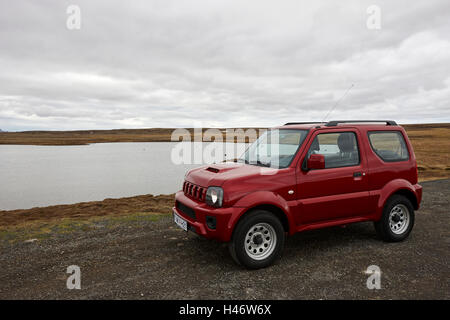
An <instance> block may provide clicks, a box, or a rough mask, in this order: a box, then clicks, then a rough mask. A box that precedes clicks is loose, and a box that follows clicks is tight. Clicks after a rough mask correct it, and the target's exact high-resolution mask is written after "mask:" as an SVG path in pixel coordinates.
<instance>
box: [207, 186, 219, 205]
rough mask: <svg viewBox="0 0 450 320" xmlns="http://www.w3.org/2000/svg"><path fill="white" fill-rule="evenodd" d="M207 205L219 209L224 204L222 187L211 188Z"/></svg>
mask: <svg viewBox="0 0 450 320" xmlns="http://www.w3.org/2000/svg"><path fill="white" fill-rule="evenodd" d="M205 200H206V204H208V205H210V206H212V207H216V208H219V207H221V206H222V203H223V189H222V188H221V187H209V188H208V190H207V191H206V198H205Z"/></svg>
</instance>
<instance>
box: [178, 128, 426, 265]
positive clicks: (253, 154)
mask: <svg viewBox="0 0 450 320" xmlns="http://www.w3.org/2000/svg"><path fill="white" fill-rule="evenodd" d="M421 199H422V187H421V186H420V185H419V184H418V183H417V163H416V159H415V156H414V151H413V148H412V146H411V143H410V142H409V140H408V136H407V135H406V132H405V130H404V129H403V128H402V127H400V126H398V125H397V124H396V123H395V122H394V121H373V120H371V121H368V120H364V121H361V120H358V121H330V122H328V123H287V124H285V125H284V126H281V127H278V128H273V129H270V130H267V131H266V132H265V133H264V134H262V135H261V136H260V137H259V138H258V140H256V141H255V142H254V143H253V144H251V145H250V147H249V148H248V149H247V150H246V151H245V153H244V154H243V155H242V157H241V158H240V159H237V160H235V161H234V162H230V163H221V164H214V165H207V166H203V167H200V168H196V169H193V170H191V171H189V172H188V173H187V175H186V178H185V182H184V184H183V190H181V191H179V192H177V193H176V196H175V207H174V208H173V212H174V220H175V222H176V223H177V225H178V226H180V227H181V228H183V229H184V230H186V231H187V230H191V231H193V232H195V233H197V234H198V235H201V236H203V237H206V238H210V239H216V240H219V241H223V242H229V248H230V253H231V256H232V257H233V258H234V260H235V261H236V262H238V263H240V264H242V265H244V266H246V267H248V268H254V269H256V268H262V267H266V266H268V265H270V264H272V263H273V262H274V261H275V260H276V259H277V258H278V257H280V255H281V252H282V248H283V245H284V240H285V236H286V234H287V235H293V234H294V233H296V232H300V231H304V230H312V229H318V228H324V227H330V226H336V225H343V224H349V223H354V222H362V221H373V222H374V225H375V230H376V232H377V233H378V235H379V236H380V238H382V239H383V240H385V241H401V240H404V239H405V238H407V237H408V235H409V233H410V232H411V230H412V228H413V225H414V210H418V209H419V205H420V202H421Z"/></svg>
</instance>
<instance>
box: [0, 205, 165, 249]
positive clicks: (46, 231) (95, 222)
mask: <svg viewBox="0 0 450 320" xmlns="http://www.w3.org/2000/svg"><path fill="white" fill-rule="evenodd" d="M167 215H168V214H156V213H148V212H137V213H133V214H129V215H123V216H107V217H90V218H84V219H71V218H66V219H61V220H52V221H51V222H42V221H34V222H29V223H25V224H20V225H17V226H12V227H11V226H9V227H4V226H2V227H0V243H5V242H7V243H16V242H22V241H27V240H33V241H40V240H45V239H48V238H51V237H53V236H55V235H63V234H69V233H73V232H86V231H89V230H93V229H96V228H114V227H117V226H119V225H123V224H124V223H127V224H131V225H136V224H140V223H142V222H154V221H158V220H160V219H161V218H162V217H165V216H167ZM34 239H35V240H34Z"/></svg>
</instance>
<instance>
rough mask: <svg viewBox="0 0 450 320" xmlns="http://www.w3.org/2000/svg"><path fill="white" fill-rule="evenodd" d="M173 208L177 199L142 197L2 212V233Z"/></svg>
mask: <svg viewBox="0 0 450 320" xmlns="http://www.w3.org/2000/svg"><path fill="white" fill-rule="evenodd" d="M173 205H174V195H173V194H172V195H159V196H153V195H142V196H135V197H128V198H120V199H105V200H103V201H91V202H81V203H76V204H68V205H57V206H50V207H42V208H32V209H20V210H10V211H0V230H1V229H4V228H10V227H13V226H14V227H18V226H29V225H33V224H34V223H36V222H39V223H44V222H45V223H52V222H55V221H60V220H62V219H69V220H79V221H82V220H86V219H90V218H92V217H106V216H108V217H109V216H114V217H118V216H128V215H134V214H137V213H139V214H167V213H170V212H171V208H172V206H173Z"/></svg>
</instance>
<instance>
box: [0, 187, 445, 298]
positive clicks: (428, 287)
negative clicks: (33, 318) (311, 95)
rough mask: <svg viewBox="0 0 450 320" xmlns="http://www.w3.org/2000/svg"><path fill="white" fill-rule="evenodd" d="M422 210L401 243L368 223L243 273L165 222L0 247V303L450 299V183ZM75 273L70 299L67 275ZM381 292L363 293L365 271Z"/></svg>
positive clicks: (222, 250)
mask: <svg viewBox="0 0 450 320" xmlns="http://www.w3.org/2000/svg"><path fill="white" fill-rule="evenodd" d="M423 186H424V199H423V204H422V209H421V210H420V211H418V212H417V213H416V224H415V227H414V230H413V232H412V234H411V236H410V237H409V239H407V240H406V241H404V242H402V243H384V242H382V241H380V240H378V239H377V238H376V235H375V231H374V229H373V226H372V224H371V223H361V224H353V225H348V226H346V227H334V228H328V229H324V230H315V231H309V232H304V233H301V234H297V235H295V236H293V237H290V238H288V240H287V242H286V247H285V250H284V254H283V257H282V259H281V260H279V261H278V262H277V264H276V265H274V266H272V267H269V268H267V269H263V270H257V271H248V270H245V269H243V268H241V267H239V266H237V265H235V264H234V263H233V261H232V260H231V258H230V257H229V254H228V249H227V247H226V245H224V244H221V243H217V242H214V241H207V240H204V239H202V238H199V237H197V236H196V235H194V234H190V233H189V234H186V233H185V232H183V231H181V230H179V229H178V228H176V227H175V226H174V224H173V223H172V217H171V216H170V215H167V216H164V217H162V218H160V219H159V220H157V221H150V220H148V219H147V220H139V219H137V220H132V221H124V222H122V223H119V224H111V225H109V224H108V222H107V220H105V221H101V222H95V223H93V225H92V227H91V228H88V229H87V230H86V228H83V229H81V228H80V229H79V230H73V231H71V232H68V233H55V234H52V235H51V237H49V238H48V239H44V240H38V241H34V242H23V241H20V242H16V243H12V244H11V243H9V242H6V241H3V242H1V243H0V250H1V251H0V299H450V281H449V279H450V250H449V249H450V232H449V231H450V229H449V227H450V215H449V202H450V200H449V199H450V197H449V194H450V192H449V191H450V180H441V181H434V182H424V183H423ZM69 265H78V266H79V267H80V268H81V289H80V290H69V289H67V288H66V280H67V278H68V276H69V274H67V273H66V268H67V267H68V266H69ZM370 265H377V266H379V267H380V269H381V272H382V274H381V289H380V290H369V289H367V287H366V280H367V277H368V275H366V274H365V271H366V269H367V267H368V266H370Z"/></svg>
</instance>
